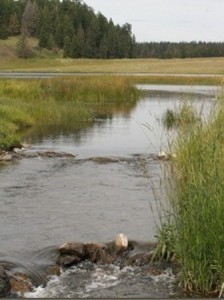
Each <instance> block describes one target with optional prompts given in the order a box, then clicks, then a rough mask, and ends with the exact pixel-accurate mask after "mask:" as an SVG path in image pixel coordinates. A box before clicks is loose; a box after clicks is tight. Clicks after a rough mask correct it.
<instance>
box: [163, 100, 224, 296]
mask: <svg viewBox="0 0 224 300" xmlns="http://www.w3.org/2000/svg"><path fill="white" fill-rule="evenodd" d="M223 123H224V100H223V98H221V99H220V100H219V101H218V104H217V105H216V108H215V109H214V110H212V112H211V114H210V116H209V118H208V119H206V120H203V122H196V123H194V124H191V126H189V125H188V124H187V125H186V124H184V125H183V126H180V127H179V128H178V135H177V139H176V143H175V145H174V148H173V151H175V153H176V155H177V157H176V159H175V160H174V161H172V163H170V164H168V165H167V166H168V169H167V172H168V176H167V178H169V180H167V182H168V197H169V205H170V208H169V211H168V214H167V218H166V222H164V220H163V223H162V224H161V225H160V228H159V230H158V238H159V248H158V249H157V250H158V251H157V255H159V253H160V256H162V255H163V256H164V255H165V253H172V258H174V259H175V261H177V262H178V263H179V265H180V274H179V278H178V279H179V282H180V283H181V285H182V287H183V288H184V289H185V290H187V291H190V292H194V293H199V294H202V295H204V296H218V295H220V296H221V294H222V292H223V290H222V289H223V283H224V225H223V224H224V223H223V220H224V168H223V165H224V126H223ZM161 250H163V252H161ZM169 258H170V257H169Z"/></svg>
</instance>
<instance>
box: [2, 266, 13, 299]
mask: <svg viewBox="0 0 224 300" xmlns="http://www.w3.org/2000/svg"><path fill="white" fill-rule="evenodd" d="M10 292H11V285H10V280H9V277H8V275H7V274H6V272H5V269H4V268H3V267H2V266H0V298H5V297H8V296H9V295H10Z"/></svg>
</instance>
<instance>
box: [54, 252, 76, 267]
mask: <svg viewBox="0 0 224 300" xmlns="http://www.w3.org/2000/svg"><path fill="white" fill-rule="evenodd" d="M80 262H81V258H80V257H78V256H76V255H66V254H64V255H60V256H59V257H58V259H57V261H56V264H58V265H59V266H62V267H71V266H73V265H77V264H78V263H80Z"/></svg>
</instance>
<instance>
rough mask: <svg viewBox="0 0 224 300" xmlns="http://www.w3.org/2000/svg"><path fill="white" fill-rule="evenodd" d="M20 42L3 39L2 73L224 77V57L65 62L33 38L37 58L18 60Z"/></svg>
mask: <svg viewBox="0 0 224 300" xmlns="http://www.w3.org/2000/svg"><path fill="white" fill-rule="evenodd" d="M17 42H18V37H11V38H9V39H7V40H0V70H5V71H25V72H26V71H30V72H31V71H41V72H49V71H50V72H76V73H88V72H91V73H125V74H128V73H132V74H134V73H141V74H193V75H196V76H197V75H198V74H205V75H206V74H207V75H209V74H217V75H218V74H219V75H224V58H192V59H188V58H187V59H65V58H63V57H62V53H61V52H60V51H59V52H57V51H53V52H52V51H49V50H46V49H41V48H39V47H38V40H37V39H34V38H31V39H30V40H29V45H30V48H31V50H32V52H33V54H34V57H33V58H30V59H19V58H17V56H16V48H17ZM161 79H162V78H160V80H161ZM183 81H185V80H183ZM157 82H158V81H157Z"/></svg>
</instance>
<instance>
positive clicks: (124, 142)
mask: <svg viewBox="0 0 224 300" xmlns="http://www.w3.org/2000/svg"><path fill="white" fill-rule="evenodd" d="M139 88H141V89H144V90H148V92H147V93H146V95H145V96H144V97H143V98H142V99H140V100H139V101H138V102H137V104H136V105H135V107H133V109H132V110H131V111H130V112H129V113H127V112H126V113H124V112H123V111H118V110H116V112H115V113H113V114H112V113H107V114H99V115H98V116H97V117H96V120H95V122H94V124H92V125H91V126H89V127H86V128H85V129H82V130H81V129H80V130H79V131H78V132H76V133H74V132H67V133H66V134H64V133H62V132H60V131H57V132H54V134H47V135H44V136H41V137H39V138H38V137H37V136H36V137H33V139H32V140H31V142H32V148H31V149H30V150H29V151H55V152H61V151H63V152H66V153H69V154H73V155H75V158H73V157H70V158H43V157H36V158H29V159H23V160H20V161H18V162H15V163H13V164H10V165H7V166H1V167H0V181H1V190H0V199H1V200H0V238H1V248H0V254H1V259H0V260H1V262H7V263H10V262H11V263H13V264H15V265H21V266H22V267H23V268H25V269H28V268H29V269H30V270H31V273H38V271H37V269H38V267H37V266H38V265H41V263H46V262H49V261H50V260H53V257H54V255H53V254H52V253H53V252H54V251H53V250H52V249H54V247H55V246H57V245H60V244H61V243H64V242H66V241H73V240H75V241H80V242H81V241H83V242H89V241H94V242H108V241H111V240H113V239H114V238H115V236H116V235H117V234H118V233H119V232H123V233H125V234H126V235H127V236H128V237H129V238H130V239H132V240H137V241H150V240H153V239H154V235H155V233H156V223H157V221H158V214H159V209H158V207H159V206H160V202H161V201H162V202H163V200H164V199H158V198H157V197H156V196H155V192H156V191H159V192H161V178H162V175H163V172H162V169H163V166H162V162H160V161H158V160H154V159H153V157H154V156H155V155H157V154H158V152H159V151H160V150H161V149H166V147H167V141H168V140H169V141H171V140H172V138H173V136H174V135H175V132H174V131H167V130H166V129H165V128H164V126H163V121H162V120H163V116H164V114H165V112H166V110H167V109H168V108H170V109H174V108H176V107H178V106H179V105H180V103H181V102H182V101H183V100H186V99H188V100H189V101H192V102H194V103H195V105H196V106H197V108H198V109H199V110H201V109H202V107H203V110H204V111H205V112H207V111H209V108H210V107H211V106H213V105H214V103H215V101H214V100H215V95H216V94H217V88H215V87H189V86H176V87H173V86H154V85H150V86H139ZM96 157H97V158H98V159H94V158H96ZM99 158H100V159H99ZM102 158H104V159H102ZM111 158H113V160H111ZM90 159H91V160H90ZM160 194H161V197H162V198H163V197H165V196H164V194H163V193H162V192H161V193H160ZM160 212H161V211H160ZM173 280H174V278H173V275H172V272H171V271H170V270H169V269H167V270H166V272H164V273H163V274H162V275H159V276H151V275H149V274H147V272H146V270H144V268H125V269H122V270H120V269H119V268H118V267H116V266H108V267H100V266H91V268H90V269H88V268H87V269H86V268H84V267H82V266H80V267H79V268H72V269H71V270H69V271H66V272H64V273H63V274H62V276H61V277H53V278H52V279H51V280H50V281H49V283H48V284H47V286H46V287H44V288H43V287H41V286H40V287H38V288H37V289H36V290H35V292H33V293H29V294H27V295H26V296H27V297H44V298H46V297H53V298H57V297H64V298H65V297H73V298H77V297H98V298H101V297H107V298H108V297H111V298H113V297H117V296H119V297H128V298H129V297H152V298H164V297H165V298H167V297H170V296H173V295H174V293H175V291H174V290H175V288H174V284H173Z"/></svg>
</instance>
